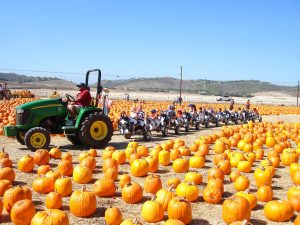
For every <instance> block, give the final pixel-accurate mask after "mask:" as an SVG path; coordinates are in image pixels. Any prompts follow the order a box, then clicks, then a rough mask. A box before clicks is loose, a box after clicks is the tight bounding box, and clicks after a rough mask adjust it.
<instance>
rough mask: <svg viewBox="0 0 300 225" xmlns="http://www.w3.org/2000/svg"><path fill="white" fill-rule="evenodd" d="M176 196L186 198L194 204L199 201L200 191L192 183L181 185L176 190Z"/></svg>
mask: <svg viewBox="0 0 300 225" xmlns="http://www.w3.org/2000/svg"><path fill="white" fill-rule="evenodd" d="M176 194H177V195H178V196H179V197H185V198H186V199H187V200H188V201H190V202H194V201H197V200H198V197H199V189H198V187H197V186H195V185H193V184H192V183H180V184H179V185H178V186H177V188H176Z"/></svg>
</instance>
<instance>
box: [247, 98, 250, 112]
mask: <svg viewBox="0 0 300 225" xmlns="http://www.w3.org/2000/svg"><path fill="white" fill-rule="evenodd" d="M246 109H247V110H249V109H250V100H249V99H248V100H247V102H246Z"/></svg>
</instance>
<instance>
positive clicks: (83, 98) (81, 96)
mask: <svg viewBox="0 0 300 225" xmlns="http://www.w3.org/2000/svg"><path fill="white" fill-rule="evenodd" d="M91 100H92V97H91V94H90V92H89V91H88V90H83V91H80V92H79V93H78V94H77V100H76V101H75V104H76V105H81V106H89V105H90V104H91Z"/></svg>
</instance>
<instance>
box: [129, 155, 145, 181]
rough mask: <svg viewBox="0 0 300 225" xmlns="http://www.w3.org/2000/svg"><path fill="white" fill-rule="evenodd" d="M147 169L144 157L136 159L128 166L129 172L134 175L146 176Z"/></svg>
mask: <svg viewBox="0 0 300 225" xmlns="http://www.w3.org/2000/svg"><path fill="white" fill-rule="evenodd" d="M148 171H149V165H148V162H147V161H146V160H145V159H136V160H134V161H133V162H132V164H131V166H130V173H131V174H132V175H133V176H135V177H143V176H146V175H147V173H148Z"/></svg>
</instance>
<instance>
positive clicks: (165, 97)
mask: <svg viewBox="0 0 300 225" xmlns="http://www.w3.org/2000/svg"><path fill="white" fill-rule="evenodd" d="M31 91H32V92H33V93H34V94H35V95H36V96H37V97H47V96H49V95H50V94H51V93H52V91H53V89H33V90H31ZM58 92H59V93H60V94H61V95H62V96H64V95H65V94H66V93H68V94H71V95H73V96H75V95H76V93H77V92H78V91H76V89H75V90H74V89H73V90H69V89H68V90H66V89H59V90H58ZM125 92H126V91H119V90H113V91H112V92H111V93H110V97H111V98H112V99H123V97H124V93H125ZM92 93H93V95H95V90H94V89H92ZM126 93H129V96H130V99H131V100H132V99H136V98H138V99H139V100H155V101H174V99H176V98H177V97H178V96H179V94H178V93H175V92H146V91H129V92H126ZM182 97H183V101H184V102H204V103H217V101H216V99H217V98H218V96H211V95H200V94H192V93H184V94H183V95H182ZM247 99H248V98H245V97H234V100H235V102H236V103H240V104H245V103H246V101H247ZM250 100H251V102H252V104H253V105H261V104H267V105H282V104H284V105H293V106H295V105H296V98H295V97H292V96H290V95H288V94H283V93H280V92H259V93H254V97H252V98H250Z"/></svg>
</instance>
